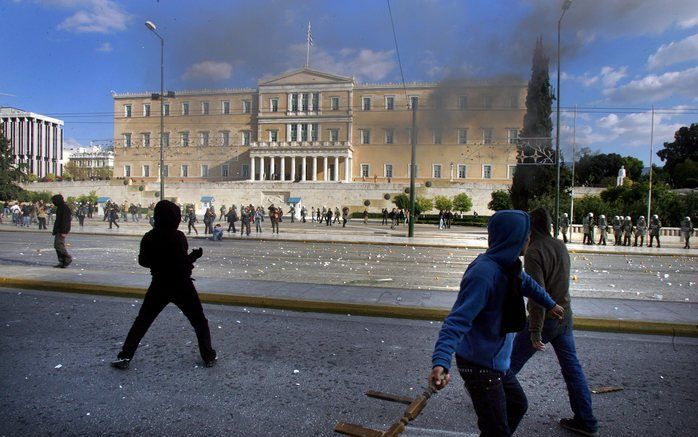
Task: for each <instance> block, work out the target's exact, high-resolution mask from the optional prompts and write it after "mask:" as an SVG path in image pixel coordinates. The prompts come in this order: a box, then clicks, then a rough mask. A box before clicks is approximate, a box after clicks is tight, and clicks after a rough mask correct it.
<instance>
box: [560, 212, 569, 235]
mask: <svg viewBox="0 0 698 437" xmlns="http://www.w3.org/2000/svg"><path fill="white" fill-rule="evenodd" d="M569 227H570V218H569V217H568V216H567V213H566V212H565V213H563V214H562V218H560V232H561V233H562V241H564V242H565V243H567V230H568V229H569Z"/></svg>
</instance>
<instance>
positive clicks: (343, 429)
mask: <svg viewBox="0 0 698 437" xmlns="http://www.w3.org/2000/svg"><path fill="white" fill-rule="evenodd" d="M334 432H336V433H338V434H344V435H348V436H352V437H383V432H382V431H378V430H376V429H371V428H364V427H363V426H361V425H354V424H353V423H346V422H339V423H337V425H335V427H334Z"/></svg>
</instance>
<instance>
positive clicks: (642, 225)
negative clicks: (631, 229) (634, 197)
mask: <svg viewBox="0 0 698 437" xmlns="http://www.w3.org/2000/svg"><path fill="white" fill-rule="evenodd" d="M646 233H647V222H645V216H644V215H641V216H640V217H638V218H637V223H636V224H635V244H633V246H637V238H638V237H640V247H642V246H644V245H645V234H646Z"/></svg>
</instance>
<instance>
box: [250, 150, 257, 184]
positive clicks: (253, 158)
mask: <svg viewBox="0 0 698 437" xmlns="http://www.w3.org/2000/svg"><path fill="white" fill-rule="evenodd" d="M256 160H257V158H256V157H254V156H250V180H251V181H253V180H254V162H255V161H256Z"/></svg>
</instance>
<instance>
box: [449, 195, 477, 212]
mask: <svg viewBox="0 0 698 437" xmlns="http://www.w3.org/2000/svg"><path fill="white" fill-rule="evenodd" d="M472 207H473V200H472V199H471V198H470V196H468V195H467V194H465V193H460V194H456V195H455V196H454V197H453V209H455V210H456V211H458V212H460V213H461V214H463V213H465V212H468V211H470V210H471V209H472Z"/></svg>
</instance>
